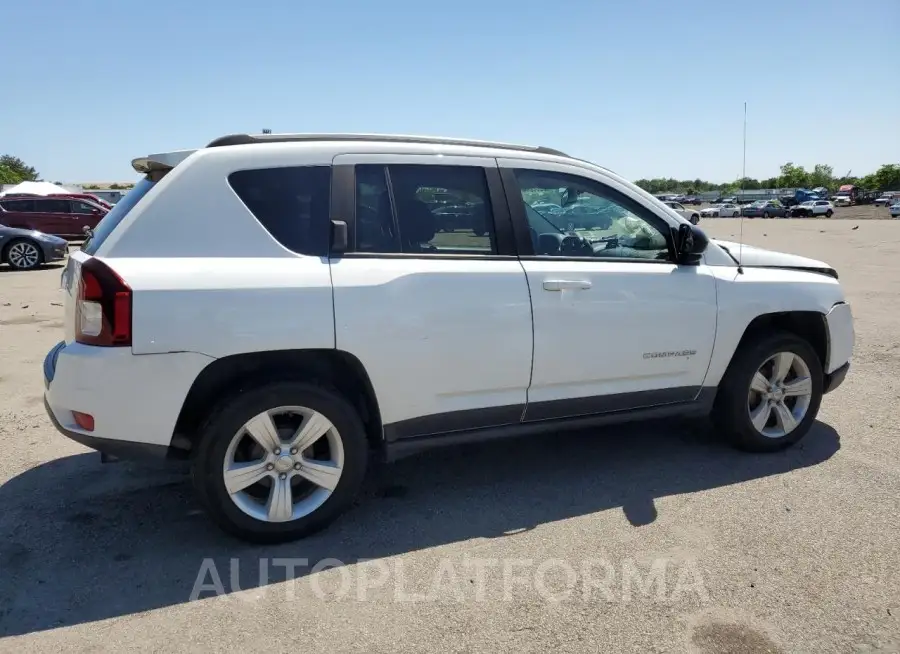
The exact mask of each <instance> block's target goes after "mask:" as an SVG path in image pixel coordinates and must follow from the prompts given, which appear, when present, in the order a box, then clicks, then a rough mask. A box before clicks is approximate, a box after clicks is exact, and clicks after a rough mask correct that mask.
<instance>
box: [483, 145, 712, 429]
mask: <svg viewBox="0 0 900 654" xmlns="http://www.w3.org/2000/svg"><path fill="white" fill-rule="evenodd" d="M498 162H499V165H500V167H501V175H502V177H503V181H504V187H505V188H506V192H507V197H508V201H509V203H510V213H511V215H512V217H513V224H514V226H515V228H516V229H517V230H518V232H519V234H521V233H523V232H524V233H526V234H527V235H528V236H527V237H525V238H522V237H521V236H519V239H518V244H519V248H520V252H522V251H523V249H525V250H528V248H529V246H530V251H525V252H523V253H522V255H521V256H520V258H521V261H522V265H523V267H524V268H525V272H526V274H527V277H528V285H529V288H530V290H531V301H532V308H533V313H534V367H533V370H532V376H531V385H530V386H529V389H528V407H527V410H526V413H525V419H526V421H529V420H545V419H553V418H564V417H568V416H575V415H590V414H599V413H605V412H611V411H622V410H627V409H634V408H641V407H650V406H656V405H661V404H670V403H676V402H689V401H692V400H694V399H696V398H697V397H698V396H699V394H700V391H701V387H702V385H703V382H704V378H705V376H706V370H707V367H708V365H709V362H710V358H711V355H712V350H713V344H714V341H715V336H716V317H717V315H716V314H717V304H716V280H715V277H714V276H713V275H712V274H711V272H710V270H709V269H708V267H707V266H705V265H703V264H700V265H678V264H677V263H674V262H673V261H672V253H671V252H670V247H669V244H668V242H667V233H668V232H669V231H670V229H671V227H670V223H668V222H666V220H665V219H664V218H663V217H662V215H661V214H662V211H661V210H660V209H657V208H655V207H654V208H651V205H650V204H649V203H648V201H646V200H644V199H643V198H641V196H640V195H638V194H636V193H634V192H633V191H632V190H631V189H629V188H628V187H627V186H626V185H625V184H623V183H622V182H621V181H618V180H616V179H615V178H613V177H607V176H605V175H604V174H602V173H600V172H596V171H595V170H594V169H588V168H585V167H580V166H577V165H569V164H562V163H550V162H535V161H528V162H525V161H522V160H520V159H500V160H498ZM573 198H577V200H578V202H580V203H584V204H588V205H594V206H596V207H598V208H599V210H600V213H599V215H600V216H602V217H604V219H603V220H598V225H597V226H596V229H593V230H591V229H589V228H588V229H582V230H578V231H577V232H574V233H569V234H564V233H562V231H561V230H560V229H559V226H560V225H559V221H558V220H555V218H554V217H553V216H545V215H542V214H540V213H539V212H538V211H535V210H534V209H533V208H532V206H531V205H533V204H536V203H537V202H538V201H542V200H543V201H550V202H557V203H558V202H563V203H565V202H566V201H572V199H573ZM603 239H605V240H603Z"/></svg>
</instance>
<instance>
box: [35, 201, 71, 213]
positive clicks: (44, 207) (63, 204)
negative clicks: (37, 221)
mask: <svg viewBox="0 0 900 654" xmlns="http://www.w3.org/2000/svg"><path fill="white" fill-rule="evenodd" d="M35 204H36V205H37V211H38V213H70V206H69V201H68V200H60V199H47V200H36V201H35Z"/></svg>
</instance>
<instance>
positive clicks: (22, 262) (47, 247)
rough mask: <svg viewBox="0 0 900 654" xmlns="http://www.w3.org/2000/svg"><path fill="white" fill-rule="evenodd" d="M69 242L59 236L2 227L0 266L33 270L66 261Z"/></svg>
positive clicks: (0, 227) (0, 233)
mask: <svg viewBox="0 0 900 654" xmlns="http://www.w3.org/2000/svg"><path fill="white" fill-rule="evenodd" d="M68 252H69V242H68V241H66V239H64V238H60V237H59V236H52V235H50V234H44V233H43V232H36V231H33V230H30V229H19V228H18V227H7V226H6V225H0V264H3V263H8V264H9V265H10V267H12V268H15V269H16V270H32V269H34V268H37V267H39V266H41V265H42V264H45V263H50V262H51V261H59V260H61V259H65V258H66V255H67V254H68Z"/></svg>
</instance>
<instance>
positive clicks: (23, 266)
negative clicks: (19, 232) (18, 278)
mask: <svg viewBox="0 0 900 654" xmlns="http://www.w3.org/2000/svg"><path fill="white" fill-rule="evenodd" d="M3 259H4V260H5V261H6V262H7V263H8V264H9V265H10V267H11V268H15V269H16V270H34V269H35V268H38V267H40V265H41V264H42V263H44V253H43V252H42V251H41V248H40V246H39V245H38V244H37V243H35V242H34V241H32V240H29V239H27V238H18V239H15V240H14V241H10V242H9V244H8V245H7V246H6V250H5V251H4V253H3Z"/></svg>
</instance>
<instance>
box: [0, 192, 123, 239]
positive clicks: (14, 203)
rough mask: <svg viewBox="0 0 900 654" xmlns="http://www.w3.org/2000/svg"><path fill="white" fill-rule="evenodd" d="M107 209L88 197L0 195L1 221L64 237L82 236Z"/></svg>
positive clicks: (11, 225) (100, 218) (10, 225)
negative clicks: (87, 198) (88, 199)
mask: <svg viewBox="0 0 900 654" xmlns="http://www.w3.org/2000/svg"><path fill="white" fill-rule="evenodd" d="M106 213H107V209H105V208H104V207H101V206H100V205H99V204H94V203H93V202H89V201H87V200H78V199H72V198H66V197H59V196H57V197H53V196H49V197H40V196H28V197H26V196H3V197H0V224H3V225H6V226H7V227H19V228H22V229H33V230H37V231H39V232H44V233H45V234H54V235H56V236H63V237H68V238H72V237H78V238H80V237H82V236H84V228H85V227H90V228H91V229H94V228H95V227H96V226H97V223H99V222H100V220H102V218H103V216H105V215H106Z"/></svg>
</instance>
